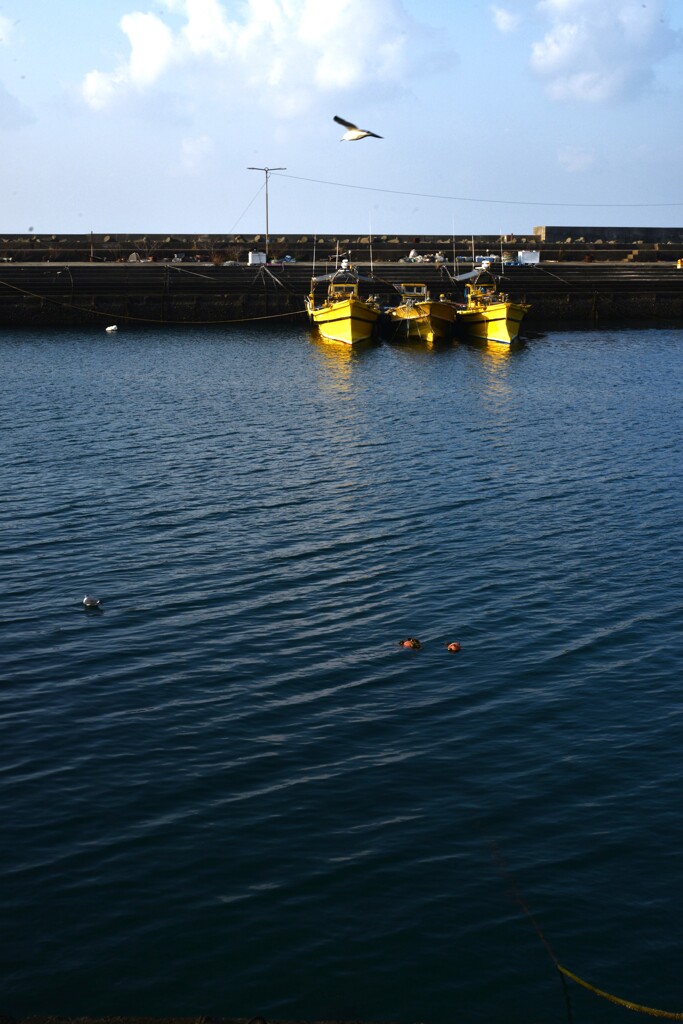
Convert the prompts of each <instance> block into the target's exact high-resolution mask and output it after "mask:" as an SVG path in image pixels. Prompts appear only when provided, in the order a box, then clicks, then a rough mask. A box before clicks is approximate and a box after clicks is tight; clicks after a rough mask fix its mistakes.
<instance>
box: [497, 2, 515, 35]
mask: <svg viewBox="0 0 683 1024" xmlns="http://www.w3.org/2000/svg"><path fill="white" fill-rule="evenodd" d="M491 17H492V18H493V24H494V25H495V26H496V28H497V29H498V31H499V32H503V33H505V34H507V33H509V32H514V31H516V29H517V28H518V27H519V23H520V21H521V17H520V15H519V14H513V13H512V12H511V11H508V10H507V9H506V8H505V7H496V6H495V5H494V6H492V7H491Z"/></svg>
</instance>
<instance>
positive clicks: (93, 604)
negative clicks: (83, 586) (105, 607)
mask: <svg viewBox="0 0 683 1024" xmlns="http://www.w3.org/2000/svg"><path fill="white" fill-rule="evenodd" d="M83 604H84V605H85V607H86V608H99V607H100V605H101V604H102V602H101V601H100V599H99V597H89V596H88V594H86V595H85V597H84V598H83Z"/></svg>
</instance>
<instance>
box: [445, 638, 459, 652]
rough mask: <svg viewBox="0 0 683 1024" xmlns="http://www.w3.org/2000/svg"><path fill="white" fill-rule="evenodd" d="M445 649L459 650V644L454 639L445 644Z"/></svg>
mask: <svg viewBox="0 0 683 1024" xmlns="http://www.w3.org/2000/svg"><path fill="white" fill-rule="evenodd" d="M446 650H447V651H459V650H460V644H459V643H458V641H457V640H454V641H453V643H452V644H446Z"/></svg>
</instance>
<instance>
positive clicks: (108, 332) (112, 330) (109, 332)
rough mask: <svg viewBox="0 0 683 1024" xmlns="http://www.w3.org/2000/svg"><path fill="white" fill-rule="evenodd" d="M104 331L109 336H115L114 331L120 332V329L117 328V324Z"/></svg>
mask: <svg viewBox="0 0 683 1024" xmlns="http://www.w3.org/2000/svg"><path fill="white" fill-rule="evenodd" d="M104 329H105V331H106V332H107V334H113V333H114V331H118V327H117V326H116V324H112V325H111V327H105V328H104Z"/></svg>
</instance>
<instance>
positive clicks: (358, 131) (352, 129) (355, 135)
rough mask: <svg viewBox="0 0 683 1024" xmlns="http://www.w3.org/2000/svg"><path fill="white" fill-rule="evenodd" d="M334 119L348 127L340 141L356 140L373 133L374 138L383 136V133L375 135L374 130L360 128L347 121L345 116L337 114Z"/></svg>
mask: <svg viewBox="0 0 683 1024" xmlns="http://www.w3.org/2000/svg"><path fill="white" fill-rule="evenodd" d="M334 120H335V121H336V122H337V124H343V125H344V127H345V128H348V131H347V132H344V134H343V135H342V137H341V139H340V140H339V141H340V142H356V141H357V140H358V139H366V138H367V137H368V135H371V136H372V138H373V139H381V138H383V136H381V135H375V133H374V132H368V131H366V130H365V128H358V127H357V125H355V124H351V122H350V121H345V120H344V118H343V117H337V116H336V114H335V118H334Z"/></svg>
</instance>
